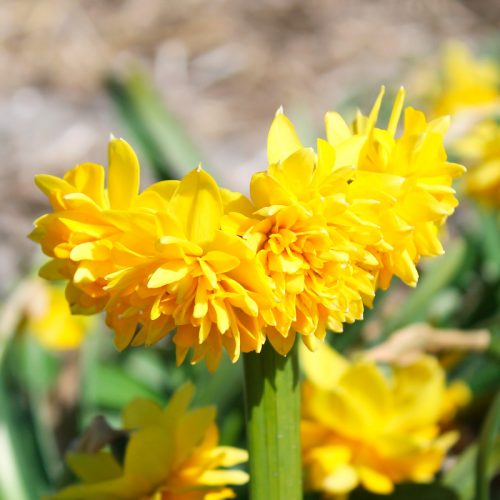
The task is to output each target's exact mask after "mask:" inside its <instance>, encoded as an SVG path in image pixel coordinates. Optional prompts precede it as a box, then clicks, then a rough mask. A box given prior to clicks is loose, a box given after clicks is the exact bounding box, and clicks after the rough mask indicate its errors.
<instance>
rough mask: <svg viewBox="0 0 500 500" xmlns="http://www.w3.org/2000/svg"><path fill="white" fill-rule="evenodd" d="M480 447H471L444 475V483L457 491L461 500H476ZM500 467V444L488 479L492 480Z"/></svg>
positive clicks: (488, 472)
mask: <svg viewBox="0 0 500 500" xmlns="http://www.w3.org/2000/svg"><path fill="white" fill-rule="evenodd" d="M477 450H478V445H477V444H476V443H474V444H472V445H471V446H469V447H468V448H467V449H466V450H465V451H464V452H463V453H462V454H461V455H460V457H459V458H458V460H457V461H456V463H455V464H454V465H453V467H452V468H451V469H450V470H449V471H448V472H447V473H446V474H445V475H444V477H443V480H442V483H443V484H444V485H445V486H448V487H449V488H451V489H452V490H455V492H456V493H457V495H458V497H459V498H460V500H474V488H475V483H476V467H475V466H476V461H477ZM499 467H500V442H498V441H497V442H496V443H495V448H494V450H493V454H492V460H491V461H490V467H489V468H488V471H487V474H488V478H489V479H491V478H492V477H493V475H494V474H495V472H496V471H498V468H499Z"/></svg>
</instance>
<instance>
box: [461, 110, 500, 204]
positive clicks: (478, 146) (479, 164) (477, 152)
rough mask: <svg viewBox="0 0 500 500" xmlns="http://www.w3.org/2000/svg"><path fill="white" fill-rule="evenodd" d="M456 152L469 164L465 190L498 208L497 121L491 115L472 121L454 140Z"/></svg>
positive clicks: (499, 160)
mask: <svg viewBox="0 0 500 500" xmlns="http://www.w3.org/2000/svg"><path fill="white" fill-rule="evenodd" d="M454 149H455V151H456V153H457V154H458V155H459V156H460V157H461V158H463V159H464V162H467V163H468V164H469V165H470V166H471V168H470V170H469V171H468V173H467V175H466V176H465V178H464V185H465V190H466V192H467V193H468V194H470V195H471V196H472V197H473V198H475V199H477V200H478V201H479V202H481V203H483V204H484V205H487V206H492V207H496V208H500V125H499V123H498V121H496V120H494V119H486V120H483V121H481V122H479V123H478V124H476V125H475V126H474V127H473V128H472V129H471V130H470V131H469V132H467V133H466V134H465V135H464V136H463V137H462V138H460V139H459V140H457V141H456V142H455V143H454Z"/></svg>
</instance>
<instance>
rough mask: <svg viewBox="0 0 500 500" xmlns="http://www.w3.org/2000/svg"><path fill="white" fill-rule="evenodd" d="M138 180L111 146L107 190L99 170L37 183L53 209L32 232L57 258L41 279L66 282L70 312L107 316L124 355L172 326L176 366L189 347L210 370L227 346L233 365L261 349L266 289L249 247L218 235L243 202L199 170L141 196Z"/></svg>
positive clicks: (116, 144) (123, 151) (125, 151)
mask: <svg viewBox="0 0 500 500" xmlns="http://www.w3.org/2000/svg"><path fill="white" fill-rule="evenodd" d="M120 172H121V174H122V176H120ZM138 177H139V165H138V161H137V158H136V156H135V154H134V152H133V150H132V149H131V148H130V146H129V145H128V144H127V143H126V142H125V141H123V140H121V139H112V140H111V142H110V168H109V179H108V189H107V190H105V189H104V169H103V167H101V166H100V165H93V164H83V165H79V166H77V167H75V168H74V169H73V170H71V171H70V172H68V173H67V174H66V175H65V177H64V179H59V178H57V177H53V176H39V177H38V178H37V184H38V185H39V186H40V188H41V189H42V190H43V191H44V193H45V194H47V196H48V197H49V199H50V200H51V203H52V207H53V210H54V211H53V213H50V214H47V215H45V216H43V217H41V218H40V219H39V220H38V221H37V222H36V228H35V230H34V231H33V233H32V234H31V237H32V239H34V240H35V241H37V242H39V243H40V244H41V245H42V249H43V250H44V252H45V253H47V254H48V255H49V256H51V257H53V259H52V261H50V262H49V263H48V264H47V265H46V266H44V268H42V270H41V275H42V276H44V277H47V278H49V279H61V278H62V279H67V280H68V281H69V283H68V286H67V290H66V295H67V297H68V300H69V301H70V304H71V306H72V309H73V311H75V312H83V313H94V312H97V311H100V310H103V309H104V310H105V311H106V314H107V323H108V325H109V326H111V327H112V328H113V329H114V330H115V332H116V337H115V342H116V345H117V347H118V348H120V349H123V348H125V347H127V346H128V345H129V344H130V343H133V345H141V344H148V345H150V344H153V343H155V342H157V341H158V340H159V339H161V338H162V337H164V336H165V335H167V334H168V333H169V332H170V331H172V330H173V329H174V328H176V333H175V336H174V342H175V344H176V346H177V359H178V361H179V362H182V360H183V359H184V358H185V356H186V353H187V352H188V350H189V349H190V348H193V349H194V356H193V359H192V361H193V362H197V361H199V360H200V359H205V360H206V362H207V365H208V367H209V368H210V369H215V367H216V366H217V364H218V362H219V359H220V356H221V352H222V348H223V347H224V348H225V349H227V351H228V352H229V354H230V357H231V359H232V360H233V361H236V360H237V359H238V357H239V354H240V352H241V351H243V352H248V351H259V350H260V349H261V347H262V344H263V342H264V339H265V337H264V336H263V333H262V321H261V319H260V315H259V311H260V308H264V309H265V308H266V307H267V308H268V307H269V306H270V303H271V301H272V290H271V283H270V281H269V279H268V277H267V276H266V275H265V274H264V270H263V268H262V266H261V265H260V263H259V262H258V261H257V259H255V254H254V253H253V252H252V250H251V249H250V248H249V247H248V246H247V245H246V244H245V242H244V241H243V240H242V239H241V238H240V237H238V236H236V235H234V234H229V233H226V232H223V231H222V230H221V219H222V217H223V215H224V213H225V212H229V211H233V210H238V211H241V210H243V209H244V208H245V207H246V206H248V205H249V202H248V200H246V199H245V198H244V197H243V196H242V195H239V194H238V193H232V192H230V191H227V190H221V189H219V187H218V186H217V184H216V183H215V181H214V180H213V179H212V178H211V177H210V176H209V175H208V174H207V173H206V172H204V171H203V170H201V168H198V169H195V170H194V171H192V172H191V173H190V174H188V175H187V176H186V177H185V178H184V179H183V180H182V181H180V182H179V181H163V182H159V183H156V184H153V185H152V186H150V187H149V188H148V189H146V190H145V191H143V192H142V193H140V194H138Z"/></svg>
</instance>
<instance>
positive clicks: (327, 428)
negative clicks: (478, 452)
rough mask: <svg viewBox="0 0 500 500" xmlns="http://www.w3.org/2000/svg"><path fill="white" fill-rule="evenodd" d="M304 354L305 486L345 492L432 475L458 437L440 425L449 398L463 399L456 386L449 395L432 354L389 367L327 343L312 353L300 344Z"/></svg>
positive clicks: (378, 489) (381, 489)
mask: <svg viewBox="0 0 500 500" xmlns="http://www.w3.org/2000/svg"><path fill="white" fill-rule="evenodd" d="M302 359H303V366H304V370H305V373H306V377H307V379H306V381H305V382H304V385H303V402H302V424H301V433H302V457H303V465H304V469H305V484H306V488H307V489H309V490H314V491H319V492H323V493H324V494H325V497H327V498H345V496H347V495H348V493H349V492H350V491H352V490H353V489H354V488H356V487H357V486H363V487H364V488H366V489H367V490H370V491H372V492H374V493H379V494H387V493H390V492H391V491H392V490H393V488H394V484H396V483H399V482H404V481H413V482H429V481H431V480H432V479H433V477H434V475H435V474H436V472H437V471H438V470H439V468H440V466H441V464H442V462H443V459H444V457H445V455H446V452H447V451H448V450H449V448H450V447H451V446H452V445H453V444H454V443H455V442H456V440H457V438H458V434H457V432H455V431H447V432H443V431H442V430H441V426H440V424H441V422H443V421H444V420H447V419H449V417H450V415H452V414H453V409H452V408H451V405H452V404H453V402H454V403H455V404H464V403H465V402H466V401H467V398H465V399H464V398H463V397H458V396H456V394H455V393H456V392H457V388H456V387H455V388H453V389H452V391H453V394H451V395H449V394H448V393H449V391H448V389H447V387H446V382H445V373H444V370H443V369H442V368H441V367H440V365H439V364H438V362H437V361H436V359H435V358H432V357H430V356H424V357H422V358H421V359H420V360H418V361H416V362H414V363H413V364H411V365H408V366H404V367H400V366H399V367H398V366H393V367H392V368H391V369H390V372H389V371H388V370H389V368H387V369H382V368H380V367H378V366H377V365H376V364H375V363H374V362H372V361H364V360H362V359H361V360H359V361H356V362H350V361H348V360H347V359H345V358H344V357H342V356H341V355H339V354H337V353H336V352H335V351H334V350H332V349H331V348H330V347H328V346H327V345H326V344H324V345H322V346H321V347H320V349H318V351H316V352H315V353H314V354H310V353H309V352H308V351H306V350H304V352H303V357H302ZM459 392H460V394H463V393H464V391H463V390H460V391H459Z"/></svg>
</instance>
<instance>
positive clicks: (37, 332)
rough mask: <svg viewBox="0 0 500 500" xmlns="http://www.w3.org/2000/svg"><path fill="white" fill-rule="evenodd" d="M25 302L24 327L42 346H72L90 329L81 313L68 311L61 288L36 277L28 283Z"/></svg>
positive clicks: (57, 348)
mask: <svg viewBox="0 0 500 500" xmlns="http://www.w3.org/2000/svg"><path fill="white" fill-rule="evenodd" d="M26 291H29V293H30V297H29V301H30V302H29V304H28V303H27V304H26V306H25V314H26V320H27V321H26V329H27V331H28V332H29V333H30V334H32V335H33V336H34V337H35V338H36V339H37V340H38V342H40V344H41V345H43V346H44V347H45V348H46V349H50V350H54V351H64V350H68V349H76V348H78V347H79V346H80V344H81V343H82V342H83V340H84V339H85V336H86V334H87V332H88V331H89V329H90V321H89V318H88V317H85V316H75V315H72V314H71V311H70V309H69V305H68V302H67V300H66V297H65V295H64V288H63V287H61V286H58V285H49V284H47V283H46V282H44V281H42V280H40V279H37V280H36V281H33V282H32V283H29V288H28V289H27V290H26Z"/></svg>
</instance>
